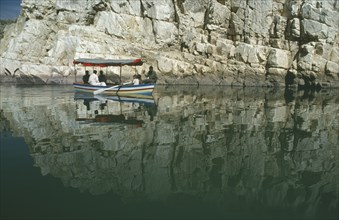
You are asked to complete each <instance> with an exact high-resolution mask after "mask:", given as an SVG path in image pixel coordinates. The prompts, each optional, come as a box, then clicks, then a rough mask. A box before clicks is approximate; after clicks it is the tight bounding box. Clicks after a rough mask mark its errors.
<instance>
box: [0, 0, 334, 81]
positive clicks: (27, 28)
mask: <svg viewBox="0 0 339 220" xmlns="http://www.w3.org/2000/svg"><path fill="white" fill-rule="evenodd" d="M338 17H339V2H338V0H319V1H315V0H265V1H256V0H247V1H244V0H156V1H154V0H140V1H132V0H130V1H116V0H86V1H74V0H48V1H32V0H29V1H28V0H23V2H22V11H21V15H20V17H19V18H18V19H17V22H16V23H15V24H13V25H11V26H10V28H8V29H7V31H6V33H5V36H4V38H3V39H2V40H1V45H0V54H1V63H2V64H3V65H1V74H2V75H6V76H8V77H7V78H6V79H12V80H14V81H18V82H31V83H47V84H49V83H70V82H72V81H74V75H75V74H74V73H75V68H74V67H73V64H72V61H73V59H75V58H79V57H102V58H121V57H142V58H144V59H145V61H146V65H145V66H144V68H145V69H146V68H147V67H148V66H149V65H153V66H154V67H155V69H156V70H157V72H158V74H159V76H160V80H159V83H165V84H166V83H171V84H222V85H238V86H257V85H259V86H271V85H285V84H287V85H300V86H305V85H306V86H308V85H309V86H312V85H313V86H314V85H317V86H338V85H339V47H338V44H339V36H338ZM77 70H78V71H77V72H78V74H77V77H78V78H79V77H80V75H81V74H83V69H80V68H79V69H77ZM107 71H108V72H112V73H114V72H115V71H116V70H114V69H112V70H111V69H108V70H107ZM138 71H141V70H138ZM127 72H128V73H130V72H131V71H130V70H127ZM127 76H130V75H127ZM1 78H4V77H1Z"/></svg>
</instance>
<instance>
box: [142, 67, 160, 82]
mask: <svg viewBox="0 0 339 220" xmlns="http://www.w3.org/2000/svg"><path fill="white" fill-rule="evenodd" d="M145 76H146V79H145V80H144V83H156V82H157V79H158V77H157V74H156V72H155V71H154V70H153V66H150V67H149V70H148V72H147V74H146V75H145Z"/></svg>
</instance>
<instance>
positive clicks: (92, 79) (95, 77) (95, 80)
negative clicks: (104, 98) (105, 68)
mask: <svg viewBox="0 0 339 220" xmlns="http://www.w3.org/2000/svg"><path fill="white" fill-rule="evenodd" d="M97 73H98V72H97V71H96V70H94V71H93V74H91V76H90V77H89V80H88V82H89V84H91V85H93V86H106V83H105V82H99V77H98V75H97Z"/></svg>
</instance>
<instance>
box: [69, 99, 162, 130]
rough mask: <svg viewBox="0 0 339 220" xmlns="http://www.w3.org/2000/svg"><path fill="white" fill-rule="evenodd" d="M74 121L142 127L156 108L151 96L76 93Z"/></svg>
mask: <svg viewBox="0 0 339 220" xmlns="http://www.w3.org/2000/svg"><path fill="white" fill-rule="evenodd" d="M74 99H75V101H76V109H77V114H76V121H82V122H86V123H93V122H98V123H123V124H133V125H140V126H141V125H142V124H143V123H144V120H145V119H147V120H150V121H152V120H153V118H154V116H155V115H156V112H157V106H156V103H155V101H154V99H153V97H152V96H148V97H147V98H134V97H120V96H107V95H93V94H90V93H84V92H76V93H75V96H74Z"/></svg>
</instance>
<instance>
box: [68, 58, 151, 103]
mask: <svg viewBox="0 0 339 220" xmlns="http://www.w3.org/2000/svg"><path fill="white" fill-rule="evenodd" d="M73 64H74V65H77V64H81V65H83V66H85V67H88V66H89V67H91V66H92V67H96V66H97V67H108V66H116V67H120V82H121V72H122V67H123V66H141V65H142V64H143V61H142V60H141V59H140V58H138V59H87V58H81V59H76V60H74V61H73ZM73 86H74V88H75V90H76V91H80V92H89V93H92V94H99V93H100V94H105V95H118V96H128V97H138V98H143V97H147V96H152V93H153V90H154V87H155V84H139V85H131V84H121V85H107V86H96V85H90V84H84V83H82V82H81V83H80V82H74V83H73Z"/></svg>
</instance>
